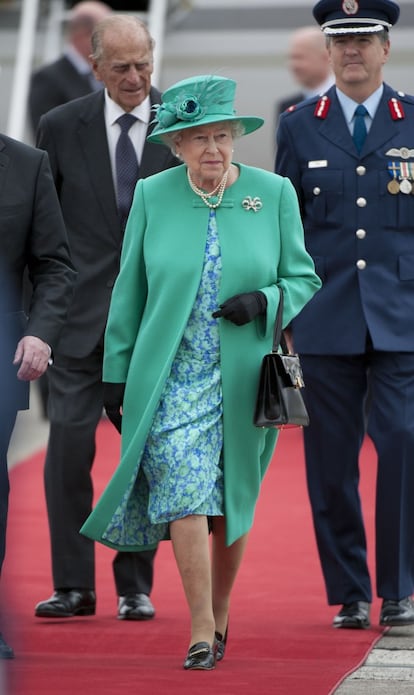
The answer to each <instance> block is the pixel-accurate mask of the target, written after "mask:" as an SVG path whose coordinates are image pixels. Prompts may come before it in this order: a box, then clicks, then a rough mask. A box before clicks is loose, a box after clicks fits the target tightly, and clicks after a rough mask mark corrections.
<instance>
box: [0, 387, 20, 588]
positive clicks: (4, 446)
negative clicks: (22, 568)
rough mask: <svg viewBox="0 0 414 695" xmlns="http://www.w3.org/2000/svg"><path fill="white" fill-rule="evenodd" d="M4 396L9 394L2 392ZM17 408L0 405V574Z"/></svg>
mask: <svg viewBox="0 0 414 695" xmlns="http://www.w3.org/2000/svg"><path fill="white" fill-rule="evenodd" d="M3 396H4V397H5V398H7V397H10V394H9V395H7V394H3ZM16 415H17V410H16V409H15V408H13V407H11V408H9V407H8V406H6V404H1V405H0V574H1V569H2V567H3V561H4V556H5V553H6V531H7V513H8V509H9V489H10V485H9V473H8V469H7V451H8V448H9V444H10V439H11V436H12V432H13V428H14V423H15V422H16Z"/></svg>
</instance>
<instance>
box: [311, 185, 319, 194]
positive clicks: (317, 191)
mask: <svg viewBox="0 0 414 695" xmlns="http://www.w3.org/2000/svg"><path fill="white" fill-rule="evenodd" d="M320 192H321V189H320V188H319V186H315V188H314V189H313V195H319V194H320Z"/></svg>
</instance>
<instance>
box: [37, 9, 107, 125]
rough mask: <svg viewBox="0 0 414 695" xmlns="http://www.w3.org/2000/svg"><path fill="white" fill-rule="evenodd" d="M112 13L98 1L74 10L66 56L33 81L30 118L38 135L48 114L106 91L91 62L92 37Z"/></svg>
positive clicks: (44, 67)
mask: <svg viewBox="0 0 414 695" xmlns="http://www.w3.org/2000/svg"><path fill="white" fill-rule="evenodd" d="M111 12H112V9H111V7H110V6H109V5H107V4H106V3H104V2H98V1H97V0H84V1H83V2H78V3H76V4H75V5H74V6H73V8H72V9H71V10H70V15H69V18H68V20H67V27H66V46H65V48H64V51H63V54H62V55H61V56H60V57H59V58H58V59H57V60H55V61H54V62H53V63H49V64H47V65H43V66H42V67H41V68H39V69H38V70H36V71H35V72H34V73H33V75H32V77H31V81H30V89H29V115H30V122H31V125H32V129H33V133H34V134H35V133H36V131H37V127H38V125H39V120H40V117H41V116H42V115H43V114H44V113H46V112H47V111H50V109H52V108H53V107H55V106H59V104H65V103H66V102H67V101H70V100H71V99H76V98H77V97H82V96H85V95H86V94H89V93H90V92H92V91H93V90H95V89H100V88H101V87H102V83H101V82H98V81H97V80H96V78H95V76H94V74H93V70H92V65H91V61H90V55H91V36H92V32H93V30H94V28H95V26H96V24H97V23H98V22H100V21H101V19H104V18H105V17H107V16H108V15H109V14H110V13H111Z"/></svg>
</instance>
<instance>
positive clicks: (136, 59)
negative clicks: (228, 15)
mask: <svg viewBox="0 0 414 695" xmlns="http://www.w3.org/2000/svg"><path fill="white" fill-rule="evenodd" d="M153 47H154V46H153V40H152V38H151V36H150V34H149V32H148V29H147V27H146V25H145V24H144V23H143V22H142V21H141V20H139V19H137V18H135V17H132V16H128V15H116V14H113V15H111V16H110V17H108V18H106V19H104V20H103V21H102V22H100V23H99V24H98V25H97V28H96V29H95V32H94V34H93V37H92V48H93V55H92V62H93V66H94V72H95V76H96V77H97V79H99V80H102V82H103V83H104V85H105V87H106V88H105V90H101V92H95V93H93V94H90V95H88V96H85V97H83V98H81V99H77V100H75V101H72V102H70V103H68V104H65V105H62V106H60V107H57V108H56V109H53V110H52V111H51V112H49V113H48V114H46V115H44V116H43V117H42V118H41V121H40V125H39V131H38V139H37V144H38V146H39V147H41V148H44V149H46V150H47V151H48V153H49V157H50V161H51V166H52V171H53V175H54V179H55V183H56V188H57V191H58V195H59V198H60V202H61V206H62V210H63V216H64V219H65V223H66V228H67V231H68V235H69V241H70V245H71V251H72V255H73V261H74V264H75V266H76V268H77V270H78V272H79V275H78V282H77V284H76V287H75V297H74V301H73V303H72V305H71V309H70V313H69V316H68V321H67V323H66V325H65V328H64V330H63V332H62V336H61V339H60V341H59V344H58V346H57V349H56V354H55V362H54V366H53V369H52V370H51V372H50V378H49V419H50V437H49V443H48V449H47V454H46V463H45V488H46V501H47V509H48V517H49V528H50V535H51V549H52V568H53V585H54V593H53V595H52V596H51V597H50V598H49V599H47V600H46V601H42V602H41V603H39V604H38V605H37V606H36V608H35V614H36V615H37V616H38V617H48V618H49V617H56V618H65V617H72V616H75V615H76V616H80V615H92V614H94V613H95V606H96V597H95V555H94V553H95V549H94V544H93V542H92V541H90V540H89V539H87V538H85V537H83V536H81V535H80V534H79V529H80V527H81V526H82V524H83V522H84V521H85V519H86V518H87V516H88V515H89V513H90V511H91V505H92V480H91V468H92V464H93V459H94V454H95V432H96V428H97V424H98V422H99V420H100V418H101V413H102V406H103V385H102V382H101V378H102V356H103V336H104V330H105V324H106V319H107V313H108V308H109V302H110V298H111V292H112V288H113V284H114V281H115V278H116V276H117V274H118V270H119V260H120V252H121V245H122V238H123V230H124V225H125V212H127V211H125V210H122V211H121V209H120V208H121V191H120V186H121V183H120V181H119V178H118V175H119V171H118V162H117V145H118V144H119V143H118V140H119V139H120V135H121V126H120V123H118V119H119V118H121V117H125V114H129V115H130V116H129V117H131V116H135V120H134V119H132V120H134V123H133V125H131V127H130V129H129V132H128V136H129V137H128V138H127V140H128V144H129V146H131V142H132V143H133V148H132V149H133V150H135V155H136V157H135V159H136V162H135V166H139V174H138V173H137V174H136V175H137V176H138V177H146V176H149V175H151V174H154V173H156V172H158V171H160V170H162V169H165V168H168V167H171V166H174V165H176V164H177V160H176V159H175V158H174V157H173V156H172V154H171V151H170V150H169V148H167V147H164V146H159V145H153V144H150V143H147V142H146V136H147V134H148V133H149V132H150V131H151V129H152V125H151V121H152V114H151V107H152V106H153V105H154V104H157V103H160V93H159V92H158V91H157V90H156V89H154V88H153V87H152V86H151V74H152V71H153ZM129 117H128V116H127V119H128V118H129ZM132 190H133V189H132ZM131 195H132V194H131ZM130 203H131V200H129V205H130ZM121 216H122V219H121ZM153 560H154V552H153V551H145V552H142V553H118V554H117V555H116V556H115V558H114V561H113V570H114V578H115V584H116V591H117V595H118V617H119V618H121V619H127V620H144V619H150V618H152V617H153V616H154V614H155V611H154V607H153V605H152V603H151V600H150V598H149V594H150V592H151V588H152V581H153Z"/></svg>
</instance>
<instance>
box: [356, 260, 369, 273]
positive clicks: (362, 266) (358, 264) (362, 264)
mask: <svg viewBox="0 0 414 695" xmlns="http://www.w3.org/2000/svg"><path fill="white" fill-rule="evenodd" d="M356 267H357V268H358V270H365V268H366V267H367V262H366V261H364V260H362V258H360V259H359V261H357V262H356Z"/></svg>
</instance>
